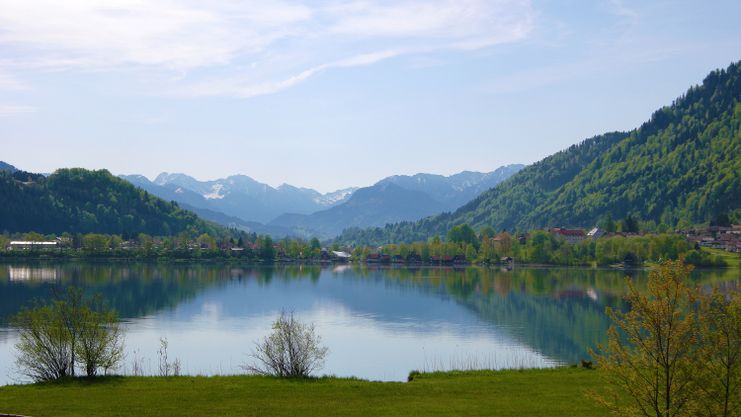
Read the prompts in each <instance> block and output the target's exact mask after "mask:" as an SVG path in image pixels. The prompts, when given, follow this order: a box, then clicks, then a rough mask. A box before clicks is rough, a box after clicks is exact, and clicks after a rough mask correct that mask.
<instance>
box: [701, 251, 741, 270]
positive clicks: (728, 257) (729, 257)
mask: <svg viewBox="0 0 741 417" xmlns="http://www.w3.org/2000/svg"><path fill="white" fill-rule="evenodd" d="M702 250H704V251H705V252H709V253H710V254H712V255H718V256H720V257H721V258H723V260H724V261H726V263H727V264H728V266H729V267H730V268H739V266H740V265H741V256H739V254H738V253H733V252H728V251H724V250H722V249H711V248H702Z"/></svg>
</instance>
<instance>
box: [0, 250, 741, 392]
mask: <svg viewBox="0 0 741 417" xmlns="http://www.w3.org/2000/svg"><path fill="white" fill-rule="evenodd" d="M626 274H629V275H630V277H631V279H633V280H634V282H635V283H636V285H637V286H638V287H639V288H643V287H645V282H646V278H647V275H648V273H647V272H646V271H628V272H626V271H619V270H608V269H586V268H520V267H515V268H514V270H512V271H507V270H500V269H486V268H475V267H469V268H460V269H457V268H434V267H429V268H427V267H421V268H393V267H390V268H383V267H381V268H369V267H365V266H356V267H353V266H347V265H344V266H335V267H329V268H321V267H318V266H290V267H247V266H246V267H237V266H233V265H212V264H208V265H179V264H123V263H59V264H44V263H13V264H0V385H2V384H8V383H14V382H24V381H23V380H22V379H20V377H19V375H18V374H17V373H16V372H15V370H14V356H15V353H14V345H15V343H16V341H17V332H16V331H15V330H14V329H13V328H12V327H11V326H10V325H9V321H10V318H11V317H12V316H13V315H14V314H16V313H17V312H18V311H19V310H20V309H21V308H22V307H23V306H28V305H31V303H32V302H33V300H42V301H43V300H48V299H50V297H51V294H52V291H53V289H54V288H62V287H67V286H78V287H81V288H84V289H85V290H86V291H87V292H88V293H90V294H96V293H100V294H102V295H103V297H104V298H105V299H106V300H107V302H108V303H109V304H110V305H112V306H113V307H115V308H116V309H117V311H118V312H119V315H120V317H121V318H122V320H123V321H124V323H125V328H126V344H125V350H126V353H127V358H126V361H125V364H124V366H123V367H122V368H121V369H120V370H119V372H120V373H130V372H131V369H132V364H133V363H134V362H135V361H136V362H138V363H139V364H140V365H142V366H143V370H144V371H145V372H146V373H150V374H154V373H156V372H157V358H158V356H157V351H158V349H159V347H160V338H166V339H167V341H168V344H169V349H168V353H169V357H170V358H171V359H174V358H178V359H179V360H180V361H181V363H182V370H183V373H186V374H193V375H195V374H198V375H214V374H233V373H240V372H241V368H240V366H241V365H242V364H244V363H246V362H248V361H249V360H250V357H249V354H250V352H251V351H252V349H253V346H254V342H255V341H256V340H258V339H259V338H261V337H263V336H264V335H266V334H268V333H269V332H270V330H271V323H272V321H273V320H274V319H275V318H276V317H277V316H278V315H279V314H280V312H281V311H282V310H286V311H293V312H294V313H295V314H296V316H297V317H298V318H299V319H300V320H302V321H305V322H311V323H314V324H315V326H316V331H317V333H318V334H320V335H321V337H322V340H323V342H324V344H325V345H326V346H328V347H329V349H330V352H329V355H328V357H327V360H326V364H325V367H324V368H323V369H322V370H321V371H320V373H321V374H333V375H337V376H356V377H360V378H364V379H372V380H384V381H388V380H396V381H401V380H405V379H406V377H407V375H408V373H409V371H411V370H447V369H467V368H493V369H501V368H518V367H550V366H555V365H558V364H567V363H576V362H578V361H579V360H580V359H582V358H587V357H588V354H587V350H588V349H589V348H590V347H594V346H596V345H597V344H598V343H603V342H604V341H605V333H606V330H607V328H608V327H609V325H610V321H609V319H608V317H607V316H606V315H605V307H607V306H610V307H613V308H620V309H625V308H626V306H625V303H624V301H623V300H622V296H623V294H624V293H625V290H626V286H625V276H626ZM693 280H695V281H696V282H697V283H698V284H700V285H703V286H707V287H708V288H709V287H710V286H712V285H719V286H721V287H722V288H723V290H724V291H738V287H739V282H740V280H739V273H738V271H737V270H702V271H695V272H694V273H693Z"/></svg>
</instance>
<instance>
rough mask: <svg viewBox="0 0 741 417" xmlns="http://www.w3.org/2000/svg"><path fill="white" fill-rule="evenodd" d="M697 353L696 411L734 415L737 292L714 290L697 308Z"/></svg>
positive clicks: (738, 375)
mask: <svg viewBox="0 0 741 417" xmlns="http://www.w3.org/2000/svg"><path fill="white" fill-rule="evenodd" d="M700 312H701V314H699V318H700V334H701V339H700V341H701V342H702V344H701V348H700V351H699V355H698V356H697V364H696V369H697V371H698V373H699V375H698V379H699V380H700V381H701V383H699V384H697V385H698V393H699V394H700V395H699V396H698V397H697V400H698V406H697V408H698V414H701V415H703V414H704V415H708V416H722V417H730V416H738V415H739V411H741V294H739V293H738V292H735V293H731V294H730V295H729V296H728V298H727V297H726V296H725V295H724V294H722V293H720V292H719V291H718V290H715V291H714V292H713V293H712V294H711V295H709V296H705V297H703V300H702V307H701V309H700Z"/></svg>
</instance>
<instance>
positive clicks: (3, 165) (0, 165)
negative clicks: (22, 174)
mask: <svg viewBox="0 0 741 417" xmlns="http://www.w3.org/2000/svg"><path fill="white" fill-rule="evenodd" d="M0 171H7V172H10V173H11V174H12V173H14V172H16V171H18V168H16V167H14V166H13V165H10V164H9V163H7V162H3V161H0Z"/></svg>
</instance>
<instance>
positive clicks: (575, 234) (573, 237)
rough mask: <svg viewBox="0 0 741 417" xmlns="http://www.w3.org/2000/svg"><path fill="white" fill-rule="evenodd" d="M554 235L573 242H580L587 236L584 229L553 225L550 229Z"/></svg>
mask: <svg viewBox="0 0 741 417" xmlns="http://www.w3.org/2000/svg"><path fill="white" fill-rule="evenodd" d="M548 231H549V232H550V233H551V234H552V235H554V236H557V237H560V238H563V239H565V240H566V241H567V242H569V243H571V244H575V243H579V242H581V241H582V240H584V239H586V238H587V235H586V233H584V230H582V229H565V228H563V227H553V228H551V229H550V230H548Z"/></svg>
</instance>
